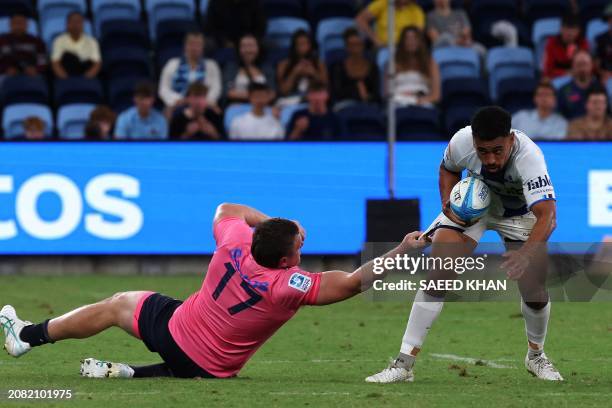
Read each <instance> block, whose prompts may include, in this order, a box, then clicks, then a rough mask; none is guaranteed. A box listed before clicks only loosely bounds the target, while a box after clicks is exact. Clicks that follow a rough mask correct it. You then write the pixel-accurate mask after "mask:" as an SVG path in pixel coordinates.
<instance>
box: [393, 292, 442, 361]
mask: <svg viewBox="0 0 612 408" xmlns="http://www.w3.org/2000/svg"><path fill="white" fill-rule="evenodd" d="M442 306H444V298H437V297H433V296H430V295H428V294H427V293H425V292H423V291H421V290H419V291H418V292H417V293H416V296H415V297H414V302H413V303H412V310H411V311H410V317H409V318H408V325H407V326H406V332H405V333H404V338H403V339H402V346H401V348H400V353H401V354H405V355H411V353H412V350H413V349H414V348H418V349H420V348H421V346H422V345H423V342H424V341H425V337H427V333H429V329H430V328H431V326H432V325H433V322H434V321H435V320H436V319H437V318H438V315H439V314H440V312H441V311H442Z"/></svg>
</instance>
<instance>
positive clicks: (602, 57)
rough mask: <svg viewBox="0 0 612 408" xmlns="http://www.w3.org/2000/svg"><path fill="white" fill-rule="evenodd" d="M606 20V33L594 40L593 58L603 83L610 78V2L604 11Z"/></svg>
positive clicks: (611, 13)
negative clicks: (595, 60)
mask: <svg viewBox="0 0 612 408" xmlns="http://www.w3.org/2000/svg"><path fill="white" fill-rule="evenodd" d="M604 18H605V19H607V20H608V31H606V32H605V33H603V34H600V35H599V36H598V37H597V38H596V40H595V57H596V59H597V68H598V70H599V75H600V77H601V80H602V82H603V83H606V82H607V81H608V80H609V79H610V78H612V2H611V3H610V4H608V6H607V7H606V9H605V10H604Z"/></svg>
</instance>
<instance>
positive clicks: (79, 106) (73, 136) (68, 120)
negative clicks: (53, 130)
mask: <svg viewBox="0 0 612 408" xmlns="http://www.w3.org/2000/svg"><path fill="white" fill-rule="evenodd" d="M95 107H96V106H95V105H93V104H87V103H75V104H70V105H65V106H62V107H61V108H59V110H58V111H57V122H56V123H57V129H58V133H59V137H60V139H68V140H78V139H83V138H84V137H85V125H86V124H87V122H88V120H89V114H90V113H91V111H92V110H94V108H95Z"/></svg>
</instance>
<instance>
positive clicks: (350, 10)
mask: <svg viewBox="0 0 612 408" xmlns="http://www.w3.org/2000/svg"><path fill="white" fill-rule="evenodd" d="M306 9H307V10H306V12H307V14H308V19H309V20H310V22H311V24H312V26H313V27H316V26H317V24H319V22H320V21H321V20H323V19H327V18H338V17H348V18H351V19H352V18H354V17H355V14H357V7H356V4H355V1H354V0H308V1H306Z"/></svg>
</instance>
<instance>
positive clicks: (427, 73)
mask: <svg viewBox="0 0 612 408" xmlns="http://www.w3.org/2000/svg"><path fill="white" fill-rule="evenodd" d="M395 62H396V65H397V76H396V82H395V89H394V90H392V92H393V95H394V98H395V100H396V102H397V103H398V105H401V106H406V105H421V106H432V105H433V104H435V103H437V102H438V101H439V100H440V69H439V68H438V64H437V63H436V61H435V60H434V59H433V57H432V56H431V52H430V51H429V48H428V47H427V43H426V41H425V36H424V35H423V33H422V32H421V31H420V30H419V29H418V28H417V27H414V26H409V27H406V28H404V30H402V34H401V36H400V40H399V42H398V46H397V52H396V54H395ZM388 91H389V90H387V92H388Z"/></svg>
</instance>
